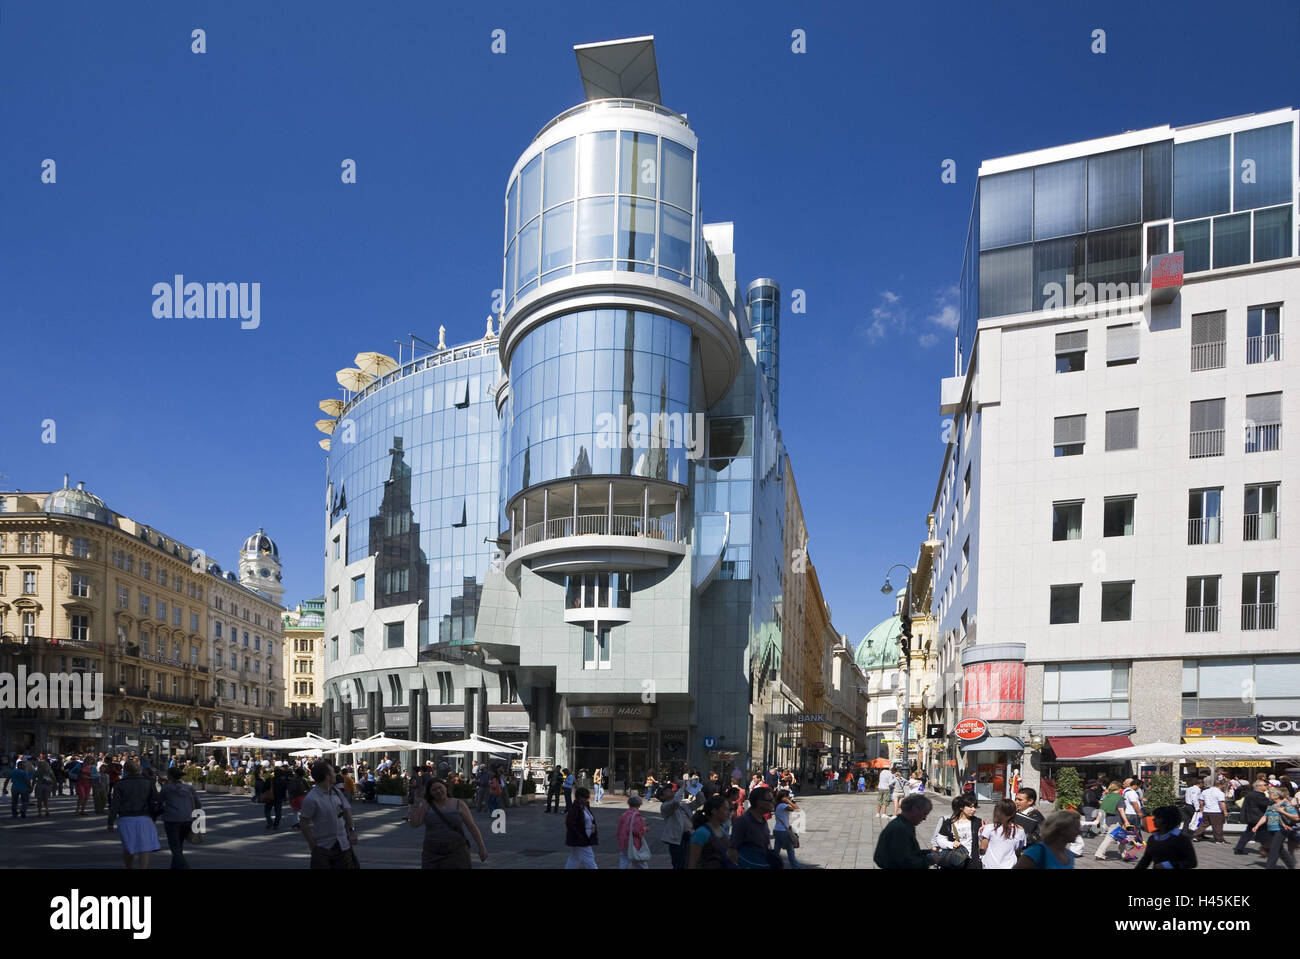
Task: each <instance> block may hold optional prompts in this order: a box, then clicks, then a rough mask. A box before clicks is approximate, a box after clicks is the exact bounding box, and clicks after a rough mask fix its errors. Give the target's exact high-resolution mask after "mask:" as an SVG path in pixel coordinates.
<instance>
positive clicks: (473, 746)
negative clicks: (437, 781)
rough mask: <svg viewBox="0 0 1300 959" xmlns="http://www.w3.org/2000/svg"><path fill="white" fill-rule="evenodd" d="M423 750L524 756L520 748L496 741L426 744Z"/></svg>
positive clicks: (461, 740)
mask: <svg viewBox="0 0 1300 959" xmlns="http://www.w3.org/2000/svg"><path fill="white" fill-rule="evenodd" d="M422 748H424V749H437V750H441V751H442V752H449V753H503V754H510V753H514V754H515V755H517V756H522V755H523V753H524V750H523V749H522V748H521V747H519V746H512V745H510V744H509V743H501V742H497V741H496V740H494V739H454V740H452V741H451V742H449V743H426V744H425V745H424V746H423V747H422Z"/></svg>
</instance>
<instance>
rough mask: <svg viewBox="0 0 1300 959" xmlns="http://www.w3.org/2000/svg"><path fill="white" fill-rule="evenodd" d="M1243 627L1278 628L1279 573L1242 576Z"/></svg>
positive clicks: (1251, 628) (1244, 574)
mask: <svg viewBox="0 0 1300 959" xmlns="http://www.w3.org/2000/svg"><path fill="white" fill-rule="evenodd" d="M1241 628H1242V629H1250V630H1255V629H1277V573H1276V572H1272V573H1243V574H1242V576H1241Z"/></svg>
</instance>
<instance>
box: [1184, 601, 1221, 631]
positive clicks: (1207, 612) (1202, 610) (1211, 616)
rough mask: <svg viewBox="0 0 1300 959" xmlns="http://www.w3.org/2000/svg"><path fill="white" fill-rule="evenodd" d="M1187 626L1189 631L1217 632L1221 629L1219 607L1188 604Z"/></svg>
mask: <svg viewBox="0 0 1300 959" xmlns="http://www.w3.org/2000/svg"><path fill="white" fill-rule="evenodd" d="M1185 628H1186V631H1187V632H1189V633H1217V632H1218V631H1219V607H1217V606H1188V607H1187V622H1186V625H1185Z"/></svg>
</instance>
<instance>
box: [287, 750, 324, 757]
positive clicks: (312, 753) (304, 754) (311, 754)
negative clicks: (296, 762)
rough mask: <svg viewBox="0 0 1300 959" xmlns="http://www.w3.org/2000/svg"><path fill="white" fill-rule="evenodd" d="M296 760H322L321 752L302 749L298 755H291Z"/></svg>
mask: <svg viewBox="0 0 1300 959" xmlns="http://www.w3.org/2000/svg"><path fill="white" fill-rule="evenodd" d="M289 755H290V756H292V757H293V758H294V759H320V758H321V755H322V753H321V751H320V750H319V749H300V750H298V751H297V752H296V753H290V754H289Z"/></svg>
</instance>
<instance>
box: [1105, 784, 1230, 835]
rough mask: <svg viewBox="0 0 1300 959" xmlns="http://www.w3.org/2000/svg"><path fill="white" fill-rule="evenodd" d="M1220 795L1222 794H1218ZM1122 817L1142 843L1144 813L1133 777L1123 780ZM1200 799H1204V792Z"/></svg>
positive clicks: (1140, 796)
mask: <svg viewBox="0 0 1300 959" xmlns="http://www.w3.org/2000/svg"><path fill="white" fill-rule="evenodd" d="M1220 795H1222V793H1220ZM1123 796H1124V817H1125V819H1126V820H1127V821H1128V824H1129V825H1130V826H1132V827H1133V831H1134V833H1135V834H1136V835H1137V840H1138V842H1141V841H1142V817H1143V816H1144V815H1145V813H1144V812H1143V810H1142V792H1141V790H1140V789H1139V783H1138V781H1137V780H1136V779H1134V778H1133V777H1131V776H1130V777H1129V778H1128V779H1125V780H1124V792H1123ZM1201 798H1202V799H1204V798H1205V794H1204V792H1202V793H1201Z"/></svg>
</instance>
